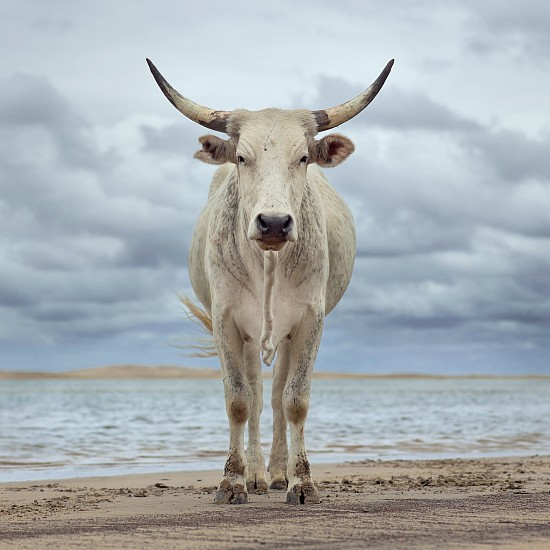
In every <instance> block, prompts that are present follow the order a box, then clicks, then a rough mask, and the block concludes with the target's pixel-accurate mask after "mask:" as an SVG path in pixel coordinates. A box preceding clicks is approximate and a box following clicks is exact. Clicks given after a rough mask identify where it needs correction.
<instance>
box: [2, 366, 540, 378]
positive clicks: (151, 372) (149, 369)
mask: <svg viewBox="0 0 550 550" xmlns="http://www.w3.org/2000/svg"><path fill="white" fill-rule="evenodd" d="M272 372H273V370H272V369H269V368H264V370H263V376H264V378H271V377H272ZM221 377H222V375H221V372H220V370H219V369H214V368H199V367H179V366H173V365H112V366H105V367H94V368H88V369H78V370H71V371H65V372H43V371H0V380H37V379H45V380H49V379H61V380H70V379H75V380H140V379H158V380H172V379H199V380H200V379H221ZM313 377H314V378H315V379H316V380H345V379H350V380H391V379H405V380H407V379H408V380H415V379H420V380H422V379H426V380H452V379H468V380H472V379H479V380H491V379H514V380H527V379H541V380H542V379H550V375H543V374H525V375H519V376H490V375H464V376H448V375H438V374H414V373H412V374H411V373H393V374H368V373H346V372H325V371H318V372H314V374H313Z"/></svg>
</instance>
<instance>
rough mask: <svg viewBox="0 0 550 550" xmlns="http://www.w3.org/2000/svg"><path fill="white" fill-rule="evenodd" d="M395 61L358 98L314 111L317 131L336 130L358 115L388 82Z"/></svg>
mask: <svg viewBox="0 0 550 550" xmlns="http://www.w3.org/2000/svg"><path fill="white" fill-rule="evenodd" d="M393 61H394V60H393V59H392V60H391V61H390V62H389V63H388V64H387V65H386V67H385V68H384V70H383V71H382V72H381V73H380V76H379V77H378V78H377V79H376V80H375V81H374V82H373V83H372V84H371V85H370V86H369V87H368V88H367V89H366V90H365V91H364V92H363V93H361V94H359V95H358V96H357V97H354V98H353V99H350V100H349V101H347V102H346V103H342V104H341V105H338V106H336V107H331V108H330V109H324V110H322V111H313V115H314V116H315V119H316V120H317V131H319V132H323V131H324V130H330V129H331V128H335V127H336V126H340V124H343V123H344V122H347V121H348V120H350V119H352V118H353V117H354V116H355V115H358V114H359V113H360V112H361V111H362V110H363V109H364V108H365V107H366V106H367V105H368V104H369V103H370V102H371V101H372V100H373V99H374V98H375V97H376V94H378V92H379V91H380V90H381V89H382V86H383V85H384V82H386V78H388V75H389V74H390V71H391V68H392V66H393Z"/></svg>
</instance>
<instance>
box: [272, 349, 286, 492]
mask: <svg viewBox="0 0 550 550" xmlns="http://www.w3.org/2000/svg"><path fill="white" fill-rule="evenodd" d="M289 365H290V342H288V341H283V342H281V343H280V344H279V348H278V351H277V359H276V360H275V364H274V365H273V389H272V395H271V407H272V408H273V443H272V445H271V455H270V457H269V465H268V468H267V469H268V470H269V474H270V475H271V485H270V486H269V487H270V489H279V490H286V488H287V485H288V484H287V477H286V468H287V463H288V444H287V440H286V418H285V413H284V410H283V391H284V389H285V385H286V381H287V377H288V369H289Z"/></svg>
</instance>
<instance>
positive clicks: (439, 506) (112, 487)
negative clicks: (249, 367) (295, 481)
mask: <svg viewBox="0 0 550 550" xmlns="http://www.w3.org/2000/svg"><path fill="white" fill-rule="evenodd" d="M313 472H314V475H315V479H316V482H317V484H318V486H319V489H320V492H321V497H322V502H321V503H320V504H318V505H310V506H291V505H287V504H285V503H284V493H283V492H280V491H271V492H270V493H269V494H267V495H250V502H249V503H248V504H246V505H242V506H234V505H233V506H232V505H227V506H219V505H215V504H214V503H213V492H214V490H215V487H216V484H217V482H218V481H219V476H220V473H219V472H214V471H201V472H197V471H195V472H174V473H166V472H163V473H162V474H158V475H156V474H144V475H132V476H110V477H96V478H79V479H71V480H60V481H55V480H44V481H40V482H36V481H34V482H24V483H4V484H1V485H0V548H18V549H19V548H21V549H23V548H29V549H30V548H32V549H36V548H51V547H54V546H55V547H56V548H58V549H68V548H144V547H151V548H216V549H233V548H295V547H310V548H365V547H368V548H487V547H498V548H514V549H516V548H520V549H521V548H529V549H533V548H535V549H538V548H540V549H542V548H549V547H550V456H534V457H527V458H511V457H508V458H499V459H472V460H432V461H404V460H403V461H402V460H399V461H362V462H357V463H347V464H332V465H327V464H322V465H314V466H313Z"/></svg>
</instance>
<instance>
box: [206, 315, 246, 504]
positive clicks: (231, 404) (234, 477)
mask: <svg viewBox="0 0 550 550" xmlns="http://www.w3.org/2000/svg"><path fill="white" fill-rule="evenodd" d="M215 319H216V317H213V321H214V320H215ZM216 320H217V323H215V324H214V331H215V334H216V333H217V334H216V341H217V343H218V354H219V357H220V361H221V364H222V372H223V388H224V394H225V408H226V411H227V418H228V420H229V452H228V456H227V461H226V463H225V468H224V472H223V478H222V481H221V482H220V485H219V487H218V490H217V491H216V497H215V502H216V504H244V503H246V502H247V501H248V493H247V490H246V479H247V461H246V456H245V453H244V430H245V425H246V422H247V420H248V418H249V416H250V403H251V400H252V391H251V388H250V385H249V383H248V380H247V378H246V376H245V373H244V367H243V345H242V341H241V340H240V338H239V336H238V334H237V331H236V327H235V325H234V323H233V322H231V320H230V321H229V322H228V323H226V324H225V323H223V319H222V320H219V318H218V319H216Z"/></svg>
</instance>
